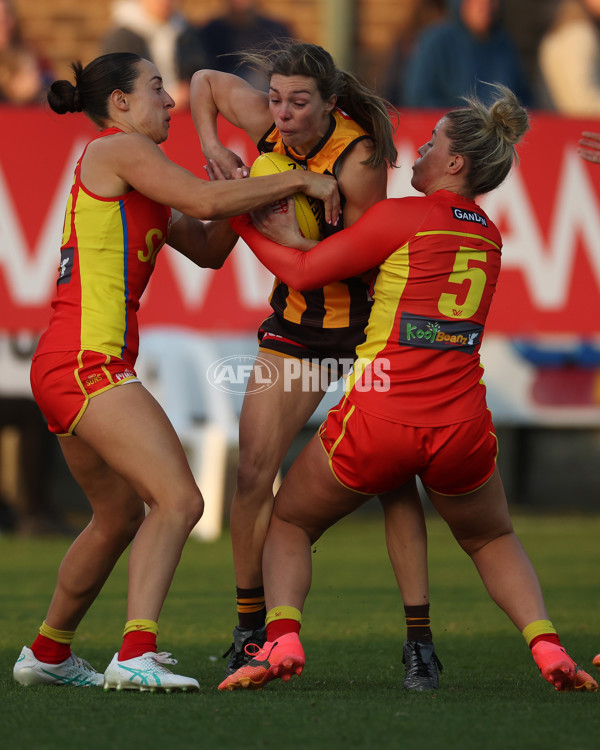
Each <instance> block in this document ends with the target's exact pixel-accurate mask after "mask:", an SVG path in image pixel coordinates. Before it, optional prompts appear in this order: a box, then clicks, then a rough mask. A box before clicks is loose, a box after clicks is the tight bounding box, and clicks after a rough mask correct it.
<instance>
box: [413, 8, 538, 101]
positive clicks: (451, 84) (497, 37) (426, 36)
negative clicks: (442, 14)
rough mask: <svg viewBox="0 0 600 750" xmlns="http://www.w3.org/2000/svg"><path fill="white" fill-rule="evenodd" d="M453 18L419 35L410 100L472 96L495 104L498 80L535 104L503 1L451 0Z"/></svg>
mask: <svg viewBox="0 0 600 750" xmlns="http://www.w3.org/2000/svg"><path fill="white" fill-rule="evenodd" d="M449 8H450V11H449V18H448V19H447V20H445V21H443V22H440V23H435V24H433V25H432V26H429V27H427V28H426V29H424V30H423V32H422V33H421V34H420V35H419V36H418V39H417V44H416V48H415V50H414V53H413V54H412V55H411V57H410V60H409V62H408V65H407V71H406V78H405V97H404V102H403V103H404V104H405V105H407V106H411V107H439V108H447V107H456V106H458V105H460V103H461V97H463V96H465V95H467V94H472V95H475V96H477V98H479V99H481V100H482V101H483V102H484V103H485V104H489V103H490V101H491V100H492V97H493V89H492V88H491V87H490V84H492V83H501V84H503V85H504V86H507V87H508V88H510V89H512V91H513V92H514V93H515V94H516V96H517V98H518V99H519V101H520V102H521V104H523V105H525V106H528V105H530V104H531V103H532V102H531V100H532V95H531V86H530V83H529V80H528V78H527V75H526V73H525V69H524V67H523V65H522V62H521V58H520V56H519V52H518V49H517V47H516V44H515V43H514V41H513V39H512V37H511V36H510V34H509V33H508V31H507V29H506V28H505V26H504V25H503V21H502V0H449Z"/></svg>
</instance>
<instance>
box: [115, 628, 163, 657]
mask: <svg viewBox="0 0 600 750" xmlns="http://www.w3.org/2000/svg"><path fill="white" fill-rule="evenodd" d="M148 651H153V652H154V653H156V634H155V633H150V632H149V631H148V630H132V631H131V633H127V634H126V635H124V636H123V645H122V646H121V650H120V651H119V661H126V660H127V659H135V657H136V656H142V654H146V653H148Z"/></svg>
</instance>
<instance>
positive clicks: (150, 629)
mask: <svg viewBox="0 0 600 750" xmlns="http://www.w3.org/2000/svg"><path fill="white" fill-rule="evenodd" d="M139 631H145V632H147V633H154V635H158V623H157V622H155V621H154V620H128V621H127V622H126V623H125V630H124V631H123V635H124V636H125V635H127V633H133V632H139Z"/></svg>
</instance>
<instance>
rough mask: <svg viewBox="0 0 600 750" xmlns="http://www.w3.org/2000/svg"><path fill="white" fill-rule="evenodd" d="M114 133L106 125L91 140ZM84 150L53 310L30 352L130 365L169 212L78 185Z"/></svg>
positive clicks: (134, 197)
mask: <svg viewBox="0 0 600 750" xmlns="http://www.w3.org/2000/svg"><path fill="white" fill-rule="evenodd" d="M119 132H121V131H119V130H118V129H117V128H109V129H107V130H104V131H102V133H100V134H99V135H98V136H97V137H98V138H103V137H105V136H107V135H112V134H114V133H119ZM94 140H95V139H94ZM88 145H89V144H88ZM86 150H87V146H86V148H85V149H84V152H83V154H82V155H81V157H80V159H79V161H78V162H77V166H76V168H75V177H74V180H73V186H72V188H71V192H70V195H69V198H68V201H67V208H66V212H65V222H64V227H63V237H62V245H61V258H60V266H59V268H58V280H57V283H56V295H55V298H54V300H53V302H52V308H53V313H52V316H51V319H50V324H49V327H48V329H47V330H46V331H45V333H44V334H43V336H42V338H41V339H40V343H39V345H38V348H37V351H36V353H37V354H42V353H45V352H58V351H79V350H82V349H86V350H92V351H96V352H101V353H103V354H108V355H111V356H116V357H121V358H122V359H124V360H125V362H127V363H128V364H130V365H131V366H133V365H134V363H135V360H136V357H137V353H138V344H139V341H138V323H137V311H138V309H139V306H140V297H141V296H142V293H143V291H144V289H145V288H146V285H147V284H148V281H149V279H150V275H151V274H152V271H153V269H154V265H155V263H156V256H157V254H158V251H159V250H160V248H161V247H162V246H163V244H164V243H165V241H166V239H167V235H168V230H169V225H170V222H171V209H170V208H169V207H168V206H163V205H161V204H160V203H156V202H155V201H153V200H150V199H149V198H146V196H144V195H142V194H141V193H138V192H137V191H136V190H131V191H130V192H128V193H125V194H124V195H121V196H118V197H116V198H103V197H101V196H98V195H95V194H94V193H92V192H90V191H89V190H88V189H87V188H86V187H85V186H84V185H83V184H82V182H81V162H82V160H83V157H84V156H85V151H86Z"/></svg>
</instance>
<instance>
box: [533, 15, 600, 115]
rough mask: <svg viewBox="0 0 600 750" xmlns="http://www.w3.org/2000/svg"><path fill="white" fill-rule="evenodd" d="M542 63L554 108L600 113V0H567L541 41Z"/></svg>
mask: <svg viewBox="0 0 600 750" xmlns="http://www.w3.org/2000/svg"><path fill="white" fill-rule="evenodd" d="M538 62H539V68H540V74H541V78H542V83H543V85H544V87H545V89H546V91H547V94H548V97H549V103H550V105H551V106H552V107H553V108H554V109H556V110H557V111H558V112H560V113H561V114H564V115H570V116H573V117H598V116H600V0H563V2H561V3H560V4H559V5H558V7H557V9H556V14H555V17H554V21H553V24H552V26H551V27H550V29H549V31H548V32H547V33H546V34H545V35H544V37H543V39H542V41H541V43H540V46H539V56H538Z"/></svg>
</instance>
